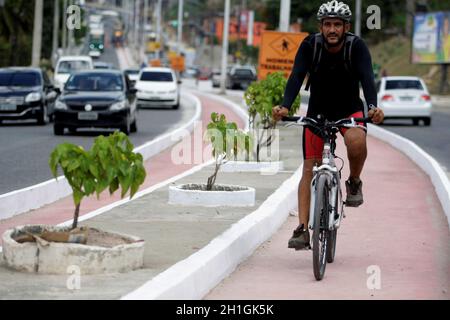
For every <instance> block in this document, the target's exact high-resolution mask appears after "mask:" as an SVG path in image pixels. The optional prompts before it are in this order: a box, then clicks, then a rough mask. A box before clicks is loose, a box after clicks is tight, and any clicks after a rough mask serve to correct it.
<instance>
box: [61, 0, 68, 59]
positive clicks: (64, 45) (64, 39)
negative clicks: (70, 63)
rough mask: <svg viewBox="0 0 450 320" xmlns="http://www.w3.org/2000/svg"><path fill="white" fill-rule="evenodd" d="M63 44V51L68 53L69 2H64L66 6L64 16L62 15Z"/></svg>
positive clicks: (65, 0) (64, 6)
mask: <svg viewBox="0 0 450 320" xmlns="http://www.w3.org/2000/svg"><path fill="white" fill-rule="evenodd" d="M62 20H63V21H62V29H63V30H62V32H63V35H62V44H61V47H62V49H63V52H64V53H66V48H67V25H66V23H67V0H64V5H63V14H62Z"/></svg>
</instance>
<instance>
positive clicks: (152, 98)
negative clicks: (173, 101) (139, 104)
mask: <svg viewBox="0 0 450 320" xmlns="http://www.w3.org/2000/svg"><path fill="white" fill-rule="evenodd" d="M150 100H160V99H159V97H150Z"/></svg>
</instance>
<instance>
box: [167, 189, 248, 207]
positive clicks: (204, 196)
mask: <svg viewBox="0 0 450 320" xmlns="http://www.w3.org/2000/svg"><path fill="white" fill-rule="evenodd" d="M255 194H256V192H255V189H254V188H251V187H243V186H234V185H215V186H214V188H213V190H212V191H206V185H205V184H184V185H178V186H170V187H169V204H178V205H188V206H205V207H221V206H227V207H252V206H254V205H255Z"/></svg>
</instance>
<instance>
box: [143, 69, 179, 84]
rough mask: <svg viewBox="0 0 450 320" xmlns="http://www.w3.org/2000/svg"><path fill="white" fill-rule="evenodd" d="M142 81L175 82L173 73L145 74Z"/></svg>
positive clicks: (155, 72)
mask: <svg viewBox="0 0 450 320" xmlns="http://www.w3.org/2000/svg"><path fill="white" fill-rule="evenodd" d="M141 81H156V82H173V77H172V73H170V72H157V71H151V72H143V73H142V75H141Z"/></svg>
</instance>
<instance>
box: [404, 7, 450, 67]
mask: <svg viewBox="0 0 450 320" xmlns="http://www.w3.org/2000/svg"><path fill="white" fill-rule="evenodd" d="M412 63H433V64H443V63H450V12H431V13H424V14H420V15H416V16H415V18H414V34H413V44H412Z"/></svg>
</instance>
